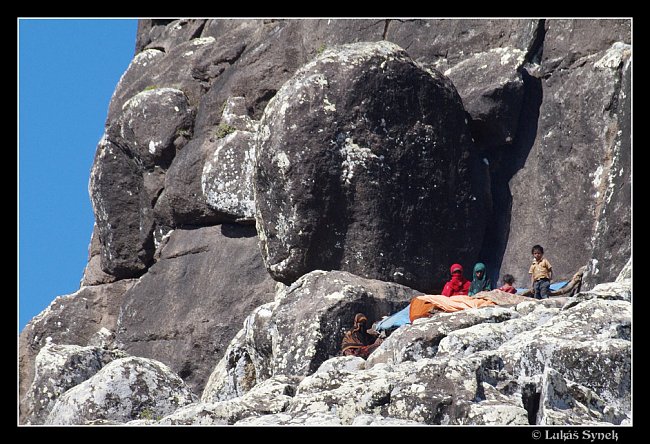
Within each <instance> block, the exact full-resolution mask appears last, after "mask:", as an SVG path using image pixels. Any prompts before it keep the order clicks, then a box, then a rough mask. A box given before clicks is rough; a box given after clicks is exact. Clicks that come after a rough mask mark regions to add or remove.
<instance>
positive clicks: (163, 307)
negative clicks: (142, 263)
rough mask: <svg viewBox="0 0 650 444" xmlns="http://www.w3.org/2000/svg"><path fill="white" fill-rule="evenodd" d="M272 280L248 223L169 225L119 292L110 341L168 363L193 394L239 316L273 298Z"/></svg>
mask: <svg viewBox="0 0 650 444" xmlns="http://www.w3.org/2000/svg"><path fill="white" fill-rule="evenodd" d="M274 284H275V283H274V282H273V280H272V279H271V278H270V277H269V275H268V274H267V273H266V270H265V269H264V265H263V263H262V259H261V257H260V255H259V250H258V248H257V237H256V236H255V230H254V229H253V228H252V227H244V226H238V225H229V224H224V225H220V226H214V227H204V228H199V229H196V230H174V231H173V232H172V233H171V234H170V235H169V241H168V242H167V243H166V244H165V246H164V248H162V250H161V256H160V259H159V260H158V262H156V264H154V266H153V267H151V268H150V269H149V271H148V272H147V274H145V275H144V276H143V277H141V278H140V279H139V280H138V283H137V284H136V285H135V286H134V287H133V288H131V289H130V291H128V292H127V293H126V295H125V296H124V303H123V304H122V308H121V314H120V319H119V323H118V329H117V337H116V339H117V342H118V343H119V344H120V348H122V349H124V350H125V351H127V352H128V353H129V354H131V355H135V356H142V357H146V358H153V359H156V360H158V361H161V362H163V363H164V364H166V365H168V366H169V367H170V368H171V369H172V370H173V371H174V372H176V373H178V374H179V375H180V376H181V377H182V378H183V379H184V380H185V381H186V382H187V383H188V385H189V386H190V387H192V389H193V390H195V392H196V393H200V391H201V390H202V389H203V386H204V385H205V382H206V381H207V378H208V376H209V375H210V372H211V371H212V369H213V368H214V366H215V364H216V363H217V362H218V361H219V359H220V358H221V356H223V353H224V351H225V348H226V345H227V344H228V342H229V341H230V340H231V339H232V338H233V337H234V336H235V333H237V331H238V330H239V329H240V328H241V325H242V322H243V321H244V318H245V317H246V316H247V315H248V314H249V313H250V311H251V310H252V309H253V308H255V307H256V306H258V305H260V304H263V303H265V302H268V301H270V300H272V298H273V286H274Z"/></svg>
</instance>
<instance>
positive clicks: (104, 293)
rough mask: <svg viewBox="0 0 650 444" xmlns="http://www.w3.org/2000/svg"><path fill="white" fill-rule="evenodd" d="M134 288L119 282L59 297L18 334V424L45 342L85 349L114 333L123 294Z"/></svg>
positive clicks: (128, 282) (24, 411)
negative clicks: (96, 338) (105, 333)
mask: <svg viewBox="0 0 650 444" xmlns="http://www.w3.org/2000/svg"><path fill="white" fill-rule="evenodd" d="M133 284H134V281H133V280H121V281H118V282H115V283H112V284H106V285H98V286H93V287H82V288H81V289H80V290H79V291H77V292H75V293H73V294H71V295H66V296H59V297H57V298H56V299H54V301H52V303H51V304H50V305H49V306H48V307H47V308H46V309H45V310H43V311H42V312H41V313H40V314H38V315H37V316H36V317H35V318H33V319H32V320H31V321H30V322H29V323H28V324H27V325H26V326H25V328H24V329H23V331H22V332H20V337H19V346H18V349H19V357H18V372H19V373H18V379H19V395H20V418H21V419H20V421H21V423H22V422H24V419H25V415H26V412H27V406H26V404H25V401H24V396H25V395H26V393H27V390H28V389H29V387H30V385H31V384H32V381H33V380H34V360H35V358H36V356H37V355H38V352H39V351H40V350H41V348H42V347H43V346H45V345H46V344H47V343H48V342H53V343H55V344H70V345H80V346H86V345H89V343H90V342H91V341H92V340H93V338H94V336H95V334H96V333H97V332H98V331H100V330H101V329H102V328H105V329H108V330H110V331H114V330H115V327H116V323H117V317H118V314H119V310H120V305H121V303H122V300H123V298H124V293H125V292H126V291H127V290H128V289H129V288H130V287H131V286H132V285H133ZM48 338H49V339H48Z"/></svg>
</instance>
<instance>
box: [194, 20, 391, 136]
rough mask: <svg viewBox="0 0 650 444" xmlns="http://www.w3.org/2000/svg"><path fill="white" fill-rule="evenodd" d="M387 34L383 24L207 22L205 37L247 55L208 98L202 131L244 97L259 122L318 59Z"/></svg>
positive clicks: (202, 108) (199, 120) (200, 120)
mask: <svg viewBox="0 0 650 444" xmlns="http://www.w3.org/2000/svg"><path fill="white" fill-rule="evenodd" d="M383 28H384V23H383V20H328V19H326V20H273V19H272V20H210V21H208V23H207V24H206V27H205V29H204V31H203V34H202V35H203V36H204V37H207V36H213V37H214V38H215V39H218V41H219V42H229V45H231V46H233V45H234V44H235V43H238V44H243V45H245V48H246V49H245V50H244V51H243V52H242V54H241V57H240V58H239V59H238V60H237V61H236V62H235V64H234V65H233V68H234V69H227V70H225V71H224V72H223V74H222V75H221V76H220V77H219V78H218V79H217V80H216V81H215V83H214V84H213V86H212V87H211V89H210V90H209V91H208V92H207V93H206V95H205V96H204V97H203V99H202V101H201V105H200V106H199V113H198V115H197V128H199V130H200V131H202V130H204V129H206V128H209V127H210V126H212V125H216V124H218V123H219V117H220V111H219V109H218V106H221V104H222V103H224V102H225V101H226V100H227V99H228V97H231V96H241V97H245V98H246V108H247V109H248V112H249V114H250V115H251V116H252V117H253V118H255V119H259V118H260V117H261V115H262V112H263V111H264V107H265V106H266V104H267V103H268V102H269V100H270V99H271V98H272V97H273V96H274V95H275V93H276V92H277V91H278V90H279V89H280V87H281V86H282V84H283V83H284V82H285V81H286V80H288V79H289V78H290V77H291V76H292V75H293V74H294V73H295V72H296V70H297V69H298V68H299V67H300V66H302V65H303V64H305V63H306V62H308V61H309V60H310V59H311V58H312V57H314V56H315V55H316V54H318V53H320V52H322V51H323V50H324V49H325V48H328V47H331V46H332V45H337V44H342V43H352V42H359V41H378V40H381V39H382V30H383ZM297 41H299V42H300V44H296V42H297ZM215 104H216V105H217V107H215Z"/></svg>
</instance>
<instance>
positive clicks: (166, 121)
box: [89, 88, 193, 278]
mask: <svg viewBox="0 0 650 444" xmlns="http://www.w3.org/2000/svg"><path fill="white" fill-rule="evenodd" d="M192 123H193V112H192V111H191V110H190V108H189V104H188V101H187V97H186V96H185V94H184V93H183V92H182V91H180V90H178V89H173V88H155V89H151V90H147V91H143V92H140V93H138V94H136V95H135V96H134V97H132V98H131V99H129V100H128V101H127V102H125V103H124V105H123V107H122V109H121V110H120V112H119V113H116V115H115V117H114V119H113V121H112V122H111V124H110V125H109V126H108V128H107V129H106V134H105V136H104V137H103V138H102V140H101V141H100V143H99V145H98V147H97V153H96V155H95V161H94V164H93V169H92V172H91V178H90V184H89V193H90V195H91V200H92V202H93V209H94V211H95V219H96V224H97V232H98V235H99V239H100V242H101V268H102V270H103V271H105V272H107V273H109V274H111V275H113V276H116V277H118V278H125V277H137V276H139V275H141V274H142V273H144V272H145V271H146V269H147V268H148V267H149V266H151V264H152V263H153V255H154V251H155V247H156V245H155V240H154V229H155V224H154V217H153V207H154V205H155V204H156V201H157V199H158V196H159V195H160V193H161V191H162V188H163V184H164V171H165V170H166V169H167V168H168V167H169V165H170V163H171V162H172V160H173V159H174V157H175V155H176V151H177V150H179V149H182V148H183V146H184V145H185V143H187V140H188V139H189V137H191V134H192Z"/></svg>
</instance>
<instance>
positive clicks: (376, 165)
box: [255, 42, 489, 292]
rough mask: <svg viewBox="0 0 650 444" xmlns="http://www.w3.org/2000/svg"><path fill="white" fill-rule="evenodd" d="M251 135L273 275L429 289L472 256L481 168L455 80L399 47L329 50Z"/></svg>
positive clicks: (261, 225) (260, 223)
mask: <svg viewBox="0 0 650 444" xmlns="http://www.w3.org/2000/svg"><path fill="white" fill-rule="evenodd" d="M258 137H259V139H258V145H257V153H256V156H257V157H256V165H257V169H256V176H255V200H256V209H257V213H256V219H257V227H258V233H259V236H260V240H261V244H260V246H261V250H262V254H263V256H264V260H265V263H266V265H267V269H268V270H269V273H271V275H272V276H273V277H274V278H275V279H277V280H280V281H283V282H285V283H291V282H293V281H295V280H296V279H297V278H298V277H300V276H301V275H303V274H305V273H306V272H308V271H311V270H314V269H325V270H330V269H339V270H346V271H349V272H351V273H354V274H357V275H360V276H365V277H369V278H374V279H382V280H387V281H394V282H399V283H402V284H405V285H409V286H411V287H413V288H417V289H419V290H421V291H428V292H432V291H434V289H435V288H437V286H439V285H440V284H439V282H441V281H442V280H443V279H444V278H445V277H446V276H447V274H448V271H447V267H448V264H449V263H451V262H452V261H454V260H460V261H464V262H468V263H469V262H472V261H474V260H475V259H476V258H477V255H478V252H479V250H480V245H481V242H482V234H481V233H482V232H483V230H484V223H485V218H484V217H477V216H478V215H485V214H489V213H487V212H486V207H488V202H486V195H485V188H481V187H479V186H478V183H479V181H478V180H475V179H474V178H475V177H480V176H481V175H482V174H483V173H484V172H485V168H486V167H485V165H482V164H479V165H474V166H475V168H472V162H473V159H472V156H473V154H472V142H471V138H470V135H469V129H468V126H467V119H466V117H465V112H464V110H463V107H462V104H461V102H460V99H459V97H458V95H457V93H456V91H455V89H454V88H453V86H452V85H451V83H450V82H449V81H448V79H446V78H445V77H443V76H442V75H441V74H439V73H437V72H435V71H432V73H431V74H429V73H428V72H426V71H424V70H422V69H421V68H419V67H418V66H417V65H416V64H414V63H413V61H412V60H411V59H410V58H409V57H408V56H407V54H406V53H405V52H404V51H402V50H401V49H400V48H399V47H397V46H396V45H393V44H390V43H387V42H382V43H377V44H369V43H359V44H352V45H346V46H342V47H335V48H333V49H331V50H329V49H328V50H325V52H324V53H323V54H322V55H320V56H319V57H317V58H316V59H315V60H314V61H312V62H310V63H309V64H307V65H305V66H304V67H303V68H301V69H300V70H299V71H298V72H297V73H296V75H295V76H294V77H293V78H292V79H291V80H289V81H288V82H287V83H285V85H284V86H283V87H282V88H281V89H280V91H279V92H278V94H277V95H276V96H275V97H274V99H273V100H272V101H271V103H269V105H268V106H267V108H266V110H265V112H264V116H263V117H262V120H261V123H260V130H259V135H258ZM481 167H482V168H481ZM452 233H453V235H452Z"/></svg>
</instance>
